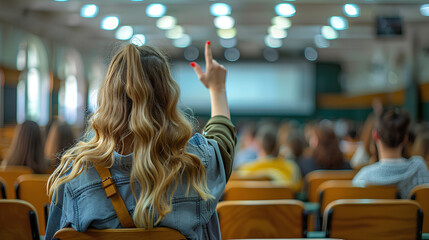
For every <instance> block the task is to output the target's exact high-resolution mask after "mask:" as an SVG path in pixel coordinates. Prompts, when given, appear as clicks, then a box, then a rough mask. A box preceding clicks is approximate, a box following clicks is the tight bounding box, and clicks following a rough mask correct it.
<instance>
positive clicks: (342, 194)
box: [0, 167, 429, 239]
mask: <svg viewBox="0 0 429 240" xmlns="http://www.w3.org/2000/svg"><path fill="white" fill-rule="evenodd" d="M18 169H19V167H16V168H15V167H11V168H9V167H8V168H7V169H3V170H0V177H5V178H6V179H8V181H5V182H6V183H5V184H4V185H3V188H2V189H3V190H2V191H1V192H2V196H1V197H3V198H5V194H4V193H5V192H6V195H8V194H7V192H9V191H7V190H9V189H10V188H11V187H10V186H13V185H14V183H15V182H16V197H17V198H19V199H23V200H26V201H28V202H29V203H31V204H32V205H33V206H35V211H34V212H35V213H36V214H35V216H37V215H38V216H39V218H36V220H37V219H38V224H37V225H38V226H39V232H40V233H41V234H42V235H44V232H45V226H46V220H47V206H48V205H47V204H49V198H48V196H47V195H46V181H47V179H48V176H47V175H28V174H24V175H21V176H19V174H18V175H16V174H17V173H16V172H17V171H18ZM14 171H15V173H13V172H14ZM350 172H351V171H316V172H314V175H319V178H316V177H314V176H313V179H315V180H317V181H318V182H317V184H318V185H319V186H318V188H317V189H318V193H316V196H319V197H317V198H316V201H318V202H320V208H319V212H318V216H319V217H320V218H318V219H317V220H318V221H319V222H320V223H322V219H323V218H322V217H323V214H324V213H325V215H326V216H325V217H324V219H325V221H323V222H325V223H326V226H325V227H324V228H325V230H326V229H328V228H327V227H328V226H329V224H327V219H330V218H329V217H328V215H327V211H326V209H327V208H328V207H329V206H330V204H331V203H332V202H333V201H335V200H338V199H357V198H365V199H378V198H379V199H395V198H396V189H395V188H394V187H388V186H385V187H368V188H357V187H353V186H352V185H351V182H350V181H347V180H340V181H338V180H337V181H328V179H329V177H326V176H327V175H332V174H333V175H335V173H338V175H339V176H342V177H343V178H345V177H344V175H346V174H350ZM14 174H15V175H14ZM311 174H313V173H311ZM311 174H309V175H310V176H311ZM350 175H351V174H350ZM17 176H19V177H17ZM321 178H322V179H323V181H321V180H320V179H321ZM332 178H333V179H338V178H335V177H331V178H330V179H332ZM248 180H249V179H245V180H244V181H243V179H237V178H235V179H234V178H231V180H230V182H228V184H227V187H226V189H225V197H224V202H223V203H220V204H219V207H221V206H223V204H226V205H227V203H231V202H233V201H232V200H264V199H293V198H294V193H293V192H292V191H291V190H290V188H288V187H287V186H285V185H276V184H274V183H271V182H269V181H256V182H255V181H254V180H256V179H252V180H253V181H248ZM11 182H12V183H11ZM308 185H309V186H308V187H310V186H311V182H310V183H308ZM0 186H2V184H0ZM428 189H429V186H419V187H417V188H416V189H415V190H414V191H413V192H412V194H411V195H410V197H412V198H413V199H415V200H417V201H419V202H420V203H421V204H422V208H423V211H425V209H427V206H426V205H428V203H429V201H428V200H429V197H428V196H429V194H428V193H429V191H428ZM289 201H294V203H299V204H295V205H302V204H303V203H302V202H300V201H296V200H289ZM235 202H237V201H235ZM246 204H249V203H246ZM425 206H426V207H425ZM304 209H305V207H301V210H300V212H301V213H300V214H297V213H296V212H293V211H292V212H288V214H290V215H293V216H295V215H300V216H302V217H301V218H300V219H303V220H302V221H303V222H302V224H300V225H302V227H300V228H295V227H292V228H293V229H298V230H299V231H300V232H301V231H303V232H305V231H306V230H307V229H308V230H310V231H312V230H314V229H313V228H312V224H311V222H310V223H307V221H306V220H305V219H306V217H307V215H308V212H307V211H305V210H304ZM219 211H222V210H219ZM426 211H428V210H426ZM278 212H281V210H278ZM328 212H329V211H328ZM37 213H39V214H37ZM264 213H267V211H265V212H264ZM288 214H285V215H284V217H286V218H288ZM294 214H295V215H294ZM2 215H3V214H2ZM219 215H221V213H219ZM311 217H312V215H310V218H311ZM289 218H290V219H295V217H291V216H289ZM221 221H222V220H221ZM233 222H238V221H233ZM280 222H281V224H282V226H285V225H286V224H285V222H284V221H280ZM424 223H425V227H426V228H425V227H424V228H423V232H429V231H428V229H429V228H427V225H429V222H428V221H424ZM228 225H229V224H228ZM307 225H308V226H309V227H308V228H307ZM246 226H247V225H246ZM249 226H251V225H249ZM291 226H295V225H291ZM226 229H228V227H226ZM224 231H226V230H225V227H223V228H222V234H223V233H224ZM328 233H329V231H328ZM303 236H304V235H303ZM0 239H3V238H1V237H0ZM6 239H7V238H6Z"/></svg>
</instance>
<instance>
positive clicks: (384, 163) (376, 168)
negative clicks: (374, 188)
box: [353, 109, 429, 198]
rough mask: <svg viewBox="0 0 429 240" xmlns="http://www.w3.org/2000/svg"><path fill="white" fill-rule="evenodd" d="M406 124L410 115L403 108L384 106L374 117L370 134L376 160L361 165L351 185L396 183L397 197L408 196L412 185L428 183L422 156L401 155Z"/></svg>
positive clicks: (404, 140) (428, 174)
mask: <svg viewBox="0 0 429 240" xmlns="http://www.w3.org/2000/svg"><path fill="white" fill-rule="evenodd" d="M409 125H410V117H409V115H408V113H407V112H405V111H404V110H400V109H394V110H387V111H384V112H383V113H382V114H381V115H380V116H379V117H377V119H376V121H375V125H374V130H373V131H372V137H373V138H374V141H375V144H376V145H377V149H378V153H379V156H380V160H379V161H378V162H376V163H374V164H371V165H369V166H366V167H363V168H362V169H361V170H360V171H359V172H358V173H357V174H356V176H355V177H354V179H353V184H354V185H357V186H365V185H396V186H397V188H398V191H399V193H400V196H401V198H408V194H409V192H410V191H411V189H412V188H413V187H415V186H417V185H419V184H423V183H429V172H428V169H427V167H426V164H425V162H424V160H423V158H421V157H418V156H414V157H411V158H410V159H406V158H404V157H403V155H402V154H403V153H402V151H403V148H404V146H405V145H406V143H407V141H408V135H407V133H408V127H409Z"/></svg>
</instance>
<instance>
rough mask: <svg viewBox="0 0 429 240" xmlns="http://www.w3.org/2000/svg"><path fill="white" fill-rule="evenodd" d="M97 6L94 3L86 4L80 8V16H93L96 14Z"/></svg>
mask: <svg viewBox="0 0 429 240" xmlns="http://www.w3.org/2000/svg"><path fill="white" fill-rule="evenodd" d="M97 13H98V7H97V5H95V4H86V5H83V7H82V8H81V9H80V16H82V17H84V18H93V17H95V16H97Z"/></svg>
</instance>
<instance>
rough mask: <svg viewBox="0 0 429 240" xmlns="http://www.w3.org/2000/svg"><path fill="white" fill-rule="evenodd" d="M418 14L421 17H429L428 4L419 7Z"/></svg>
mask: <svg viewBox="0 0 429 240" xmlns="http://www.w3.org/2000/svg"><path fill="white" fill-rule="evenodd" d="M420 13H421V14H422V15H423V16H426V17H429V4H423V5H421V6H420Z"/></svg>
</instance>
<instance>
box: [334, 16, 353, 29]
mask: <svg viewBox="0 0 429 240" xmlns="http://www.w3.org/2000/svg"><path fill="white" fill-rule="evenodd" d="M329 23H330V24H331V26H332V28H334V29H335V30H345V29H347V28H348V27H349V24H348V22H347V19H345V18H343V17H339V16H333V17H331V18H330V19H329Z"/></svg>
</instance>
